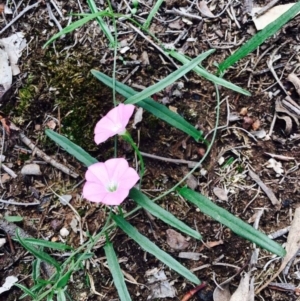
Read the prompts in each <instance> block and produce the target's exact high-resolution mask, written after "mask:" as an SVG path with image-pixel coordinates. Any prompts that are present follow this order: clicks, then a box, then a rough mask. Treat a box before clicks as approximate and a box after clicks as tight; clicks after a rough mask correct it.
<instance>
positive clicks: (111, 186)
mask: <svg viewBox="0 0 300 301" xmlns="http://www.w3.org/2000/svg"><path fill="white" fill-rule="evenodd" d="M106 189H107V190H108V191H109V192H114V191H116V190H117V189H118V183H116V182H115V181H111V182H110V183H109V184H108V186H107V187H106Z"/></svg>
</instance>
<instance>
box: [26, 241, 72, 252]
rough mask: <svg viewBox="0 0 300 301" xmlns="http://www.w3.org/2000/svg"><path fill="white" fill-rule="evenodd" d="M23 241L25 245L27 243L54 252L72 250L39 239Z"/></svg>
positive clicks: (56, 243)
mask: <svg viewBox="0 0 300 301" xmlns="http://www.w3.org/2000/svg"><path fill="white" fill-rule="evenodd" d="M23 241H24V242H25V243H29V244H31V245H35V246H40V247H45V248H51V249H54V250H62V251H65V250H72V248H71V247H70V246H67V245H65V244H62V243H59V242H52V241H48V240H41V239H35V238H24V239H23Z"/></svg>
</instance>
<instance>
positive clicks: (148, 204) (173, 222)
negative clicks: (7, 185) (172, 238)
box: [129, 188, 202, 239]
mask: <svg viewBox="0 0 300 301" xmlns="http://www.w3.org/2000/svg"><path fill="white" fill-rule="evenodd" d="M129 197H130V198H132V199H133V200H134V201H135V202H136V203H137V204H138V205H140V206H141V207H142V208H144V209H145V210H147V211H148V212H150V213H151V214H152V215H154V216H156V217H157V218H159V219H160V220H162V221H163V222H165V223H166V224H168V225H170V226H172V227H174V228H176V229H178V230H180V231H181V232H183V233H185V234H187V235H189V236H192V237H194V238H196V239H201V238H202V237H201V235H200V233H199V232H197V231H195V230H194V229H192V228H190V227H189V226H188V225H186V224H185V223H183V222H182V221H180V220H179V219H177V218H176V217H175V216H174V215H173V214H171V213H170V212H169V211H167V210H165V209H163V208H161V207H160V206H159V205H157V204H155V203H154V202H152V201H151V200H150V199H149V198H148V197H147V196H146V195H145V194H143V193H142V192H141V191H139V190H138V189H136V188H132V189H131V190H130V193H129Z"/></svg>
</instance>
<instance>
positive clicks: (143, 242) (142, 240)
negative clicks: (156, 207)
mask: <svg viewBox="0 0 300 301" xmlns="http://www.w3.org/2000/svg"><path fill="white" fill-rule="evenodd" d="M112 218H113V220H114V221H115V223H116V224H117V225H118V226H119V227H120V228H121V229H122V230H123V231H124V232H125V233H126V234H127V235H128V236H129V237H131V238H132V239H133V240H134V241H135V242H136V243H138V244H139V245H140V246H141V247H142V248H143V249H144V250H145V251H146V252H148V253H150V254H152V255H154V256H155V257H156V258H157V259H158V260H160V261H161V262H163V263H164V264H165V265H167V266H168V267H169V268H171V269H172V270H174V271H176V272H177V273H178V274H180V275H182V276H183V277H185V278H186V279H188V280H189V281H191V282H193V283H195V284H200V283H201V281H200V280H199V279H198V278H197V277H196V276H195V275H194V274H193V273H192V272H191V271H189V270H188V269H187V268H186V267H184V266H183V265H181V264H180V263H179V262H178V261H177V260H175V259H174V258H173V257H171V256H170V255H169V254H167V253H166V252H164V251H163V250H161V249H160V248H159V247H158V246H156V245H155V244H154V243H153V242H152V241H150V240H149V239H148V238H147V237H145V236H144V235H142V234H140V233H139V232H138V231H137V229H136V228H134V227H133V226H131V225H130V224H129V223H128V222H127V221H126V220H125V219H124V218H123V217H121V216H119V215H112Z"/></svg>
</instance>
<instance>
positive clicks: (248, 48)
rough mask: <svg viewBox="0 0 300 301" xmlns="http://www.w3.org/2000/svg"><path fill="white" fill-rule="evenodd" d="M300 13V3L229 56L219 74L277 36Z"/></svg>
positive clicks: (220, 66) (221, 66)
mask: <svg viewBox="0 0 300 301" xmlns="http://www.w3.org/2000/svg"><path fill="white" fill-rule="evenodd" d="M299 12H300V2H299V1H298V2H297V3H295V4H294V5H293V6H292V7H291V8H290V9H289V10H288V11H286V12H285V13H284V14H282V15H281V16H280V17H279V18H277V19H276V20H275V21H273V22H272V23H270V24H269V25H267V26H266V27H265V28H264V29H263V30H262V31H260V32H258V33H257V34H256V35H255V36H253V37H252V38H251V39H250V40H249V41H247V42H246V43H245V44H244V45H243V46H242V47H241V48H239V49H238V50H237V51H236V52H234V53H233V54H232V55H231V56H229V57H228V58H227V59H226V60H225V61H224V62H222V63H221V64H220V65H219V72H220V73H223V72H224V71H225V70H226V69H227V68H229V67H230V66H232V65H233V64H234V63H236V62H237V61H238V60H240V59H241V58H243V57H245V56H246V55H247V54H249V53H250V52H252V51H253V50H255V49H256V48H257V47H258V46H259V45H261V44H262V43H263V42H264V41H265V40H266V39H267V38H269V37H270V36H272V35H273V34H275V33H276V32H277V31H278V30H279V29H280V28H281V27H282V26H283V25H284V24H285V23H287V22H288V21H289V20H291V19H292V18H294V17H295V16H296V15H297V14H298V13H299Z"/></svg>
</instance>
